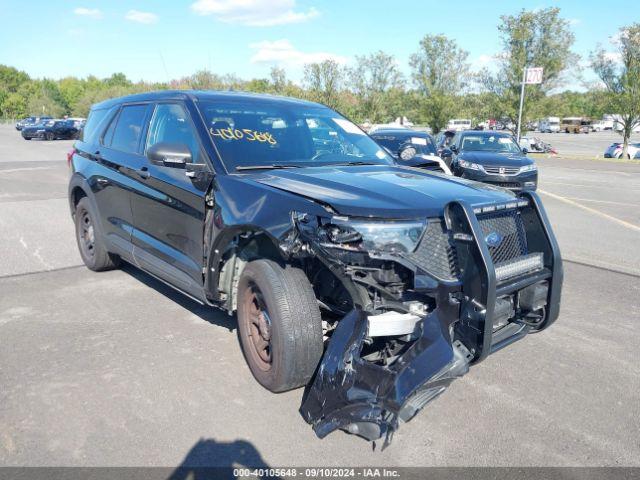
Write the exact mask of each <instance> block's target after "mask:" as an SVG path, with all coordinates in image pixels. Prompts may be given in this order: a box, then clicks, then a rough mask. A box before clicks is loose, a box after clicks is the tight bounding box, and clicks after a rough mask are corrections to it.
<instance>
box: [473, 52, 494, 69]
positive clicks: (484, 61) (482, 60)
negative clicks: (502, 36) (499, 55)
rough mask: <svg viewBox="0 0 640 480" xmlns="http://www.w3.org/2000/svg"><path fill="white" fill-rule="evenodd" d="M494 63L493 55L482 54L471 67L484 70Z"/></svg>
mask: <svg viewBox="0 0 640 480" xmlns="http://www.w3.org/2000/svg"><path fill="white" fill-rule="evenodd" d="M495 61H496V57H494V56H493V55H486V54H482V55H480V56H479V57H478V58H476V59H475V60H474V61H473V66H474V67H476V68H484V67H488V66H490V65H492V64H493V63H494V62H495Z"/></svg>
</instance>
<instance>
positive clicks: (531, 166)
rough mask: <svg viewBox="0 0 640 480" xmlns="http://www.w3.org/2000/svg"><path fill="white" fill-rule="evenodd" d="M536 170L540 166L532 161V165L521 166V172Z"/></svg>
mask: <svg viewBox="0 0 640 480" xmlns="http://www.w3.org/2000/svg"><path fill="white" fill-rule="evenodd" d="M536 170H538V167H537V166H536V164H535V163H532V164H531V165H525V166H524V167H520V173H524V172H535V171H536Z"/></svg>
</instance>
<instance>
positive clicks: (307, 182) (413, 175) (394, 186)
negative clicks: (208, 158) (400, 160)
mask: <svg viewBox="0 0 640 480" xmlns="http://www.w3.org/2000/svg"><path fill="white" fill-rule="evenodd" d="M245 178H247V179H248V180H253V181H255V182H258V183H260V184H263V185H268V186H271V187H274V188H277V189H280V190H284V191H287V192H291V193H294V194H297V195H301V196H304V197H306V198H309V199H312V200H315V201H318V202H321V203H324V204H329V205H331V206H332V207H333V208H334V209H335V210H336V211H337V212H338V213H340V214H342V215H350V216H359V217H385V218H418V217H435V216H441V215H442V214H443V211H444V207H445V205H446V204H447V203H449V202H451V201H452V200H462V201H466V202H468V203H469V204H471V205H480V204H486V203H495V202H505V201H508V200H511V199H512V198H514V194H513V193H511V192H510V191H508V190H505V189H502V188H499V187H494V186H491V185H487V184H483V183H478V182H473V181H470V180H465V179H461V178H457V177H451V176H446V175H442V174H437V173H432V172H424V171H420V170H418V169H414V168H401V167H396V166H387V165H375V166H336V167H331V166H329V167H313V168H298V169H291V170H269V171H267V172H260V173H251V174H248V175H247V177H245Z"/></svg>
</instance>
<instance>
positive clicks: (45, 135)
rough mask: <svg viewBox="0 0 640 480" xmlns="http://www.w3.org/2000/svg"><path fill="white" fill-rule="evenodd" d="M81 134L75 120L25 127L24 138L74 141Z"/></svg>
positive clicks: (49, 121)
mask: <svg viewBox="0 0 640 480" xmlns="http://www.w3.org/2000/svg"><path fill="white" fill-rule="evenodd" d="M79 132H80V130H79V129H77V128H76V127H75V125H74V123H73V120H47V121H44V122H40V123H38V124H36V125H32V126H29V127H24V128H23V129H22V132H21V134H22V138H24V139H25V140H31V139H32V138H41V139H43V140H56V139H74V138H78V133H79Z"/></svg>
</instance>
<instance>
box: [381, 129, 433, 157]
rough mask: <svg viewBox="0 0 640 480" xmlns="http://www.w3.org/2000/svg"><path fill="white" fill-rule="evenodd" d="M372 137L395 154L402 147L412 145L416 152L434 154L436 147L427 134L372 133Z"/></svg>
mask: <svg viewBox="0 0 640 480" xmlns="http://www.w3.org/2000/svg"><path fill="white" fill-rule="evenodd" d="M373 139H374V140H375V141H376V142H378V143H379V144H380V145H382V146H383V147H386V148H388V149H389V150H391V151H392V152H393V153H394V154H395V155H397V154H399V152H400V150H401V149H402V148H404V147H408V146H412V147H413V148H415V149H416V153H417V154H422V155H435V154H436V147H435V145H434V144H433V140H432V139H431V137H428V136H417V137H407V136H406V135H402V136H397V135H394V134H391V133H390V134H385V133H381V134H374V135H373Z"/></svg>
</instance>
